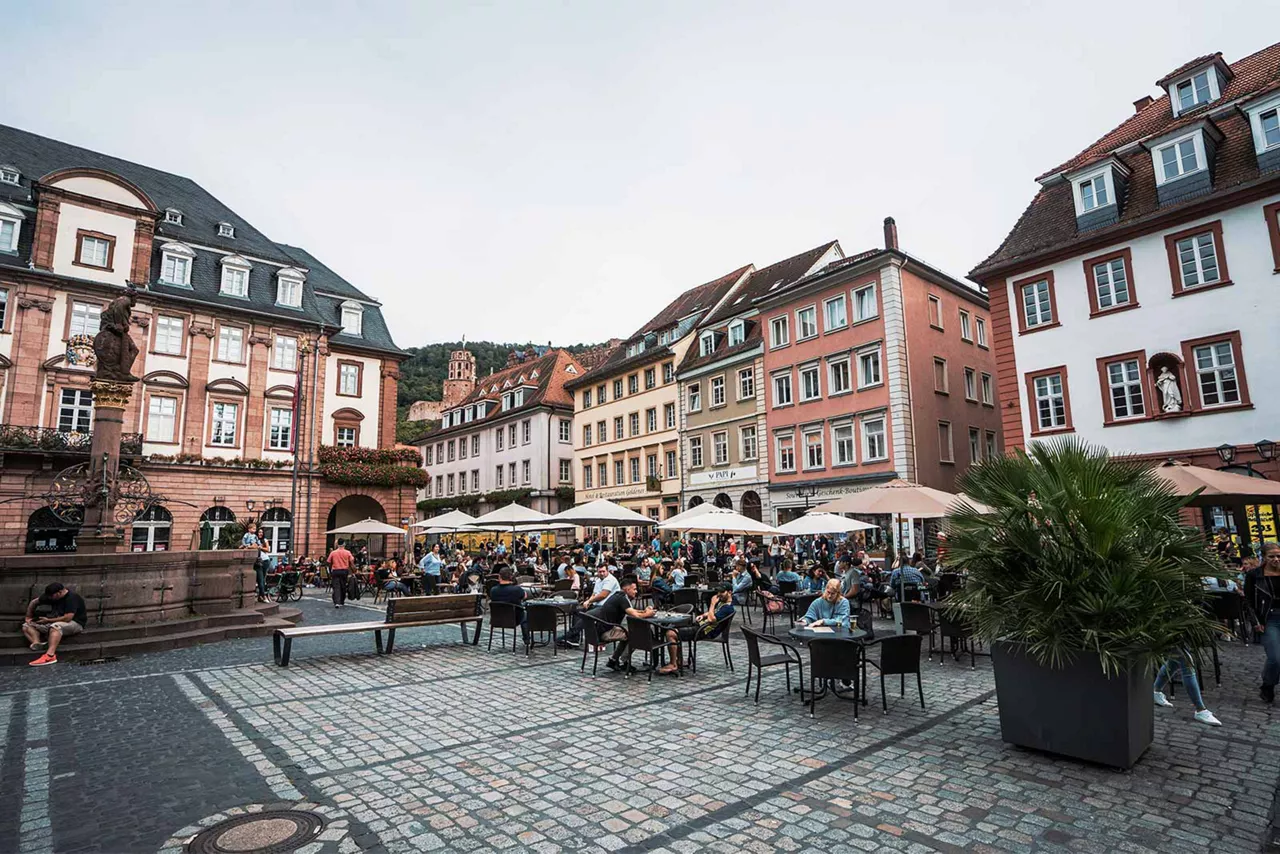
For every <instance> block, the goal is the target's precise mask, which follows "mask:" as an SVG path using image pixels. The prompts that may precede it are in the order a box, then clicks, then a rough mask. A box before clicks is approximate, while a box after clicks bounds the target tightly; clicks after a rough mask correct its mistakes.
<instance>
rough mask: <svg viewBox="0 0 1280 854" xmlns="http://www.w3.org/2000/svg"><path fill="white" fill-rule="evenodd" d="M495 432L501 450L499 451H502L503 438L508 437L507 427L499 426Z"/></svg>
mask: <svg viewBox="0 0 1280 854" xmlns="http://www.w3.org/2000/svg"><path fill="white" fill-rule="evenodd" d="M494 434H495V437H496V439H495V441H496V443H497V446H498V450H499V451H501V450H502V442H503V439H504V438H505V437H506V434H507V431H506V429H505V428H503V427H499V428H498V429H497V430H496V431H494Z"/></svg>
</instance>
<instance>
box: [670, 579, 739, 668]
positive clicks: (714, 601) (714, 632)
mask: <svg viewBox="0 0 1280 854" xmlns="http://www.w3.org/2000/svg"><path fill="white" fill-rule="evenodd" d="M733 615H734V607H733V590H732V589H731V588H728V587H725V588H722V589H721V590H720V591H719V592H717V593H716V594H715V595H714V596H712V597H711V604H710V605H708V606H707V610H706V613H703V614H699V615H697V616H696V617H694V618H693V625H692V626H682V627H680V628H678V629H667V633H666V634H667V655H668V657H669V658H670V659H671V660H670V662H669V663H668V664H667V665H666V666H665V667H661V668H659V669H658V672H659V673H667V674H669V673H675V672H677V671H679V669H680V643H681V642H682V641H690V640H693V639H694V638H705V639H708V640H709V639H711V638H716V637H719V636H720V634H721V633H722V632H724V629H725V624H726V623H727V622H728V620H729V618H730V617H732V616H733Z"/></svg>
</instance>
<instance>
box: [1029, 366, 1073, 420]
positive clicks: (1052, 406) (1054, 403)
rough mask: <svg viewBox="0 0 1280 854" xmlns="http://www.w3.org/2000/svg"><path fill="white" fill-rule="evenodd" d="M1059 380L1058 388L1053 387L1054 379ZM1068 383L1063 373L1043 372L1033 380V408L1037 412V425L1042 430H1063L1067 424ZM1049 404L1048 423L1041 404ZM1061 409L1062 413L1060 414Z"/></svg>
mask: <svg viewBox="0 0 1280 854" xmlns="http://www.w3.org/2000/svg"><path fill="white" fill-rule="evenodd" d="M1054 379H1057V381H1058V390H1057V391H1056V392H1055V391H1054V389H1053V380H1054ZM1066 387H1067V384H1066V382H1065V381H1063V379H1062V374H1060V373H1059V374H1042V375H1041V376H1038V377H1036V378H1035V379H1033V380H1032V381H1031V391H1032V397H1033V398H1034V399H1033V400H1032V401H1031V406H1032V409H1033V411H1034V413H1035V419H1036V425H1037V428H1038V429H1040V430H1061V429H1062V428H1064V427H1066V426H1067V395H1066ZM1041 403H1047V404H1048V405H1049V413H1048V414H1049V420H1048V422H1047V423H1046V421H1045V419H1044V417H1043V416H1044V414H1045V413H1044V412H1043V411H1042V409H1041V406H1040V404H1041ZM1059 410H1061V414H1059Z"/></svg>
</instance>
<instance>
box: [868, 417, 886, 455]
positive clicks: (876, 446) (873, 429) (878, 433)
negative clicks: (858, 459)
mask: <svg viewBox="0 0 1280 854" xmlns="http://www.w3.org/2000/svg"><path fill="white" fill-rule="evenodd" d="M888 458H889V446H888V443H887V442H886V441H885V435H884V417H883V416H878V417H876V418H864V419H863V421H862V461H863V462H864V463H869V462H874V461H877V460H887V459H888Z"/></svg>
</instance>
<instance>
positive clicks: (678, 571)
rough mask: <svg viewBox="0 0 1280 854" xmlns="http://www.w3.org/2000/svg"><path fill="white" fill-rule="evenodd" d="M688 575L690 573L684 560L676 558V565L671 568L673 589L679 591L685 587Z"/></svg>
mask: <svg viewBox="0 0 1280 854" xmlns="http://www.w3.org/2000/svg"><path fill="white" fill-rule="evenodd" d="M688 575H689V573H688V571H687V570H686V569H685V568H684V558H682V557H678V558H676V562H675V565H673V566H672V567H671V574H670V578H671V589H672V590H679V589H680V588H681V587H684V580H685V578H686V577H687V576H688Z"/></svg>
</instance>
